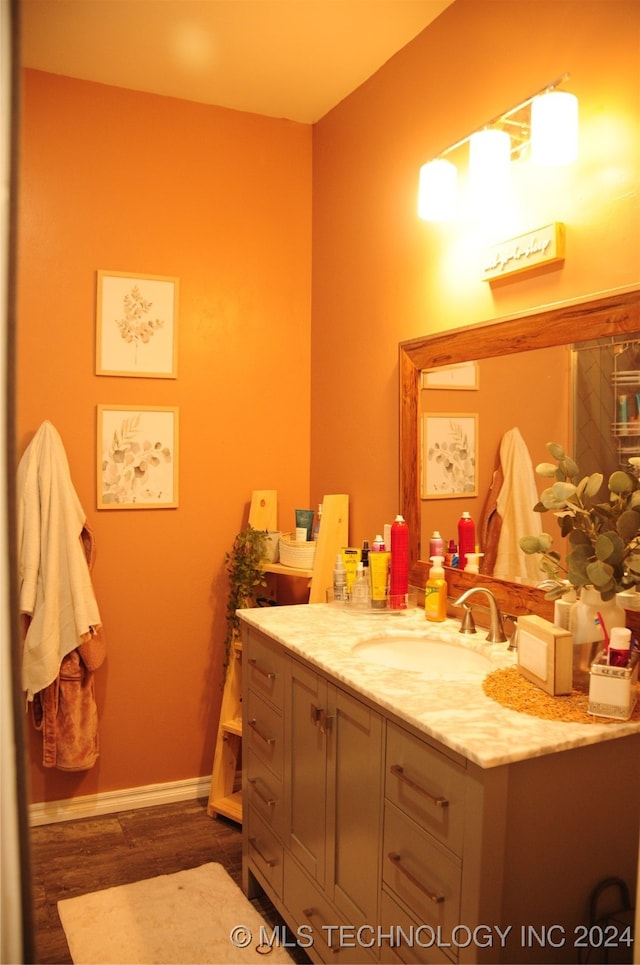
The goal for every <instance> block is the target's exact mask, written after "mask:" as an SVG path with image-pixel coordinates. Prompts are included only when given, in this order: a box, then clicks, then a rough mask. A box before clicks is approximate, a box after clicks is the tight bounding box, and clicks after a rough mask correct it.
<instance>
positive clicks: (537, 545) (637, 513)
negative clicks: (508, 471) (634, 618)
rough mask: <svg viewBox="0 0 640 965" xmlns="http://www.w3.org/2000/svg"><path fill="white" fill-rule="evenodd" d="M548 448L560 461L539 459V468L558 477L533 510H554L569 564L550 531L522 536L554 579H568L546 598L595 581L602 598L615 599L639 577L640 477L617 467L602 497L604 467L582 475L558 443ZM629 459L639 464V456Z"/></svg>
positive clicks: (525, 547)
mask: <svg viewBox="0 0 640 965" xmlns="http://www.w3.org/2000/svg"><path fill="white" fill-rule="evenodd" d="M547 449H548V451H549V453H550V455H551V456H552V458H553V459H555V461H556V464H555V465H554V464H553V463H550V462H543V463H540V464H539V465H538V466H536V472H537V473H538V475H539V476H542V477H544V478H548V479H553V480H554V482H553V483H552V484H551V485H550V486H549V487H548V488H547V489H545V490H544V492H543V493H542V494H541V496H540V501H539V502H538V503H537V504H536V505H535V506H534V511H535V512H537V513H545V512H548V511H552V512H553V513H554V515H555V516H556V517H557V519H558V525H559V526H560V533H561V535H562V536H563V537H568V540H569V546H570V550H569V552H568V554H567V557H566V566H563V565H562V563H561V560H560V554H559V553H558V552H557V551H555V550H553V549H552V545H553V539H552V537H551V536H550V535H549V534H548V533H541V534H540V536H524V537H522V539H521V540H520V548H521V549H522V550H523V552H525V553H528V554H532V553H539V554H540V555H541V563H540V565H541V568H542V570H543V572H544V573H546V575H547V576H548V577H549V578H550V579H553V580H557V581H561V580H563V579H568V580H569V586H567V584H566V583H564V584H563V583H560V582H559V583H558V586H557V587H554V588H553V589H552V590H550V591H549V592H548V593H547V594H546V596H547V599H556V598H557V597H559V596H562V594H563V593H564V592H566V591H567V590H568V589H570V588H571V587H573V588H575V589H580V588H581V587H583V586H593V587H594V588H595V589H596V590H598V591H599V592H600V594H601V596H602V599H603V600H610V599H612V598H613V597H614V596H615V594H616V593H619V592H620V591H621V590H627V589H629V588H630V587H632V586H635V585H636V584H637V583H640V481H639V480H638V478H637V477H636V476H634V475H632V474H631V473H629V472H626V471H625V470H623V469H618V470H616V472H614V473H612V474H611V476H609V480H608V483H607V486H608V490H609V497H608V499H604V500H600V499H599V493H600V491H601V489H602V484H603V481H604V476H603V475H602V473H599V472H595V473H592V474H591V475H590V476H585V477H584V478H582V479H580V478H579V475H580V472H579V469H578V466H577V464H576V463H575V461H574V460H573V459H572V457H571V456H568V455H567V454H566V453H565V451H564V448H563V447H562V446H561V445H560V444H559V443H557V442H549V443H547ZM629 462H630V463H631V464H632V465H635V466H640V459H638V458H632V459H630V460H629Z"/></svg>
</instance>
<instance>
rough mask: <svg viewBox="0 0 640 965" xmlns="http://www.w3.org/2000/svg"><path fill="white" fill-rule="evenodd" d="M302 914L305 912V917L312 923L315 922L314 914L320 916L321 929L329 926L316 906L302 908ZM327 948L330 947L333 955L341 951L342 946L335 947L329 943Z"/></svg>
mask: <svg viewBox="0 0 640 965" xmlns="http://www.w3.org/2000/svg"><path fill="white" fill-rule="evenodd" d="M302 914H303V915H304V917H305V918H306V919H307V921H309V922H311V924H313V918H314V915H315V916H316V917H317V918H319V919H320V931H322V929H323V928H326V927H327V925H326V922H325V921H324V919H323V918H322V915H321V914H320V912H319V911H317V910H316V909H315V908H303V909H302ZM327 948H328V949H329V951H330V952H331V954H332V955H335V954H336V952H339V951H340V947H339V946H338V947H337V948H333V946H332V945H327Z"/></svg>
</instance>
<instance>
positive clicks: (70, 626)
mask: <svg viewBox="0 0 640 965" xmlns="http://www.w3.org/2000/svg"><path fill="white" fill-rule="evenodd" d="M17 517H18V592H19V606H20V612H21V613H23V614H26V615H27V616H28V617H29V618H30V620H29V628H28V630H27V634H26V637H25V641H24V650H23V660H22V684H23V688H24V690H25V691H26V692H27V699H28V700H33V695H34V694H35V693H37V692H38V691H40V690H44V688H45V687H48V686H49V684H51V683H53V681H54V680H55V679H56V677H57V676H58V673H59V670H60V666H61V664H62V661H63V659H64V657H65V656H66V655H67V654H68V653H70V652H71V651H72V650H74V649H75V648H76V647H78V646H79V645H80V644H82V643H84V642H86V641H87V640H89V639H90V636H91V634H92V633H93V632H94V631H95V630H96V629H97V628H99V627H100V625H101V620H100V613H99V611H98V604H97V602H96V598H95V594H94V591H93V586H92V584H91V577H90V574H89V567H88V564H87V559H86V556H85V553H84V550H83V546H82V542H81V538H80V537H81V533H82V530H83V527H84V523H85V514H84V511H83V509H82V506H81V505H80V501H79V499H78V496H77V494H76V491H75V489H74V488H73V483H72V481H71V475H70V472H69V463H68V461H67V456H66V453H65V451H64V447H63V445H62V440H61V438H60V436H59V434H58V432H57V430H56V429H55V428H54V426H53V425H52V424H51V423H50V422H43V424H42V425H41V426H40V428H39V429H38V431H37V432H36V434H35V436H34V437H33V439H32V440H31V442H30V443H29V445H28V446H27V448H26V450H25V452H24V454H23V456H22V458H21V460H20V463H19V465H18V476H17Z"/></svg>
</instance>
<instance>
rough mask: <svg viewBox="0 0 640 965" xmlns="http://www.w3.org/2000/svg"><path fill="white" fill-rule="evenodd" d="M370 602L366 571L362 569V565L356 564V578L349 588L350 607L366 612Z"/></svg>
mask: <svg viewBox="0 0 640 965" xmlns="http://www.w3.org/2000/svg"><path fill="white" fill-rule="evenodd" d="M370 602H371V593H370V590H369V576H368V571H367V570H366V569H365V568H364V564H363V563H358V569H357V570H356V578H355V580H354V583H353V586H352V587H351V605H352V606H353V607H356V608H357V609H359V610H366V609H368V608H369V604H370Z"/></svg>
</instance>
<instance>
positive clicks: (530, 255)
mask: <svg viewBox="0 0 640 965" xmlns="http://www.w3.org/2000/svg"><path fill="white" fill-rule="evenodd" d="M563 259H564V225H563V224H562V222H560V221H554V223H553V224H548V225H545V226H544V228H536V230H535V231H529V232H528V233H527V234H526V235H519V236H518V237H517V238H510V239H509V240H508V241H501V242H500V243H499V244H497V245H493V246H492V247H491V248H489V249H488V251H487V253H486V255H485V259H484V266H483V273H482V277H483V278H484V280H485V281H495V280H496V279H498V278H506V277H508V276H509V275H516V274H521V273H522V272H524V271H531V269H533V268H540V267H541V266H542V265H550V264H552V263H553V262H555V261H562V260H563Z"/></svg>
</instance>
